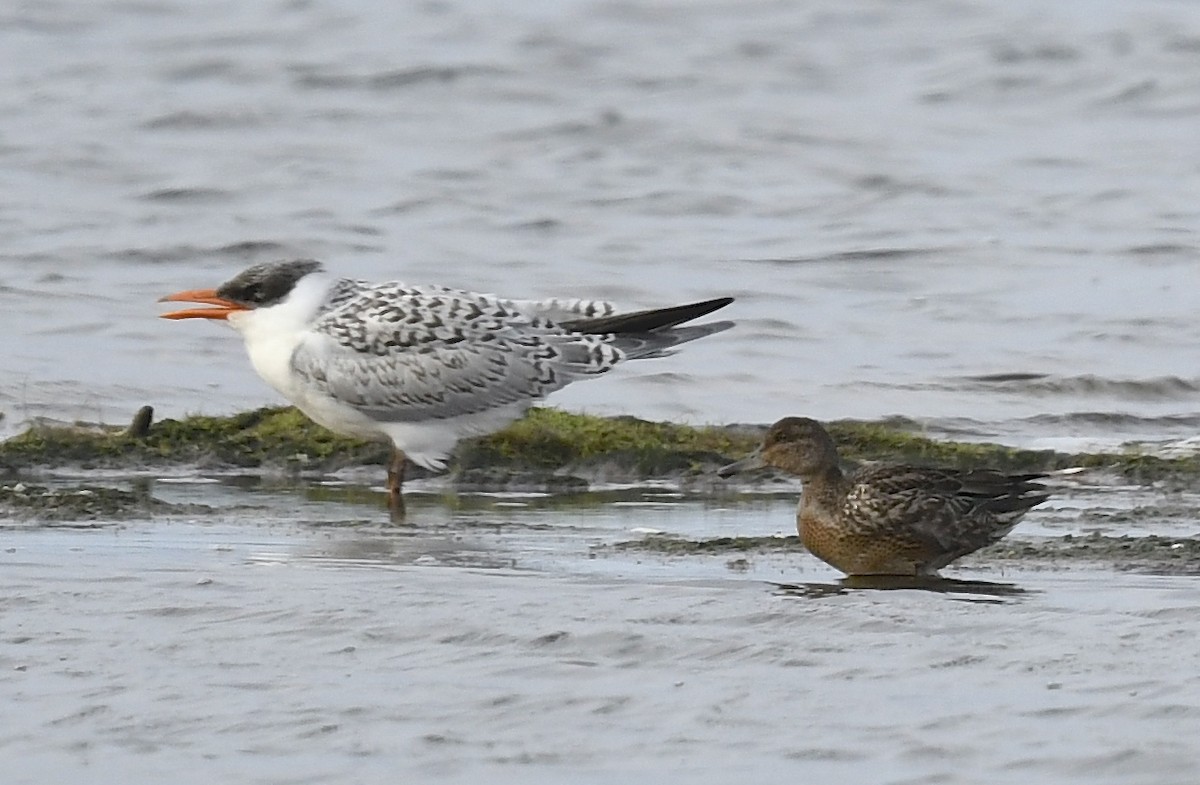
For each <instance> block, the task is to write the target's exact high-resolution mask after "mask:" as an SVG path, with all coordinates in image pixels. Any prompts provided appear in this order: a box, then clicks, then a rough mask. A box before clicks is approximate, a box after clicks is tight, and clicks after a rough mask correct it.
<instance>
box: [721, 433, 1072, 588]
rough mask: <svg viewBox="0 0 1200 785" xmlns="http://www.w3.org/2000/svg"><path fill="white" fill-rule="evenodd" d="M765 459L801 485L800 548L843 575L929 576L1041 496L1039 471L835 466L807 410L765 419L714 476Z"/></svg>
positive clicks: (825, 437) (825, 436) (1008, 527)
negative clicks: (750, 444)
mask: <svg viewBox="0 0 1200 785" xmlns="http://www.w3.org/2000/svg"><path fill="white" fill-rule="evenodd" d="M765 467H774V468H777V469H781V470H783V471H785V472H788V473H790V474H793V475H796V476H797V477H799V478H800V480H801V482H802V483H803V491H802V493H801V496H800V503H799V506H798V508H797V511H796V529H797V531H798V533H799V535H800V540H801V542H802V543H803V544H804V547H805V548H807V549H808V551H809V552H810V553H812V554H813V555H814V556H816V557H817V558H818V559H820V560H821V561H824V562H825V563H826V564H829V565H831V566H833V567H835V568H837V569H839V570H841V571H842V572H844V573H846V574H847V575H849V576H868V575H881V576H912V577H936V576H937V572H938V570H940V569H941V568H943V567H945V566H946V565H948V564H950V563H951V562H953V561H954V560H955V559H958V558H960V557H962V556H965V555H967V554H968V553H973V552H974V551H977V550H979V549H980V548H983V547H985V546H988V545H991V544H992V543H995V542H998V541H999V540H1001V539H1002V538H1003V537H1005V536H1006V535H1007V534H1008V533H1009V532H1010V531H1012V530H1013V528H1014V527H1015V526H1016V525H1017V524H1018V523H1019V522H1020V521H1021V519H1022V518H1024V517H1025V514H1026V513H1027V512H1029V511H1030V510H1031V509H1033V508H1034V507H1036V506H1038V505H1039V504H1041V503H1042V502H1044V501H1046V500H1047V499H1048V498H1050V493H1049V492H1048V491H1047V489H1046V486H1045V485H1044V484H1043V483H1041V482H1039V480H1041V479H1043V478H1044V477H1045V476H1046V475H1044V474H1037V473H1030V474H1008V473H1005V472H1001V471H996V470H993V469H954V468H930V467H923V466H908V465H897V464H877V465H872V466H866V467H863V468H860V469H858V470H856V471H853V472H849V473H847V472H844V471H843V470H842V468H841V461H840V458H839V455H838V450H837V445H836V444H835V443H834V441H833V438H832V437H831V436H830V435H829V432H828V431H827V430H825V428H824V427H823V426H822V425H821V424H820V423H819V422H817V421H816V420H813V419H811V418H808V417H785V418H784V419H782V420H779V421H778V422H776V423H775V424H774V425H772V426H771V427H770V428H769V429H768V430H767V433H766V435H765V437H764V438H763V441H762V444H761V445H760V446H759V448H758V449H757V450H755V451H754V452H753V453H751V454H750V456H748V457H747V458H745V459H743V460H741V461H737V462H736V463H732V464H729V465H728V466H725V467H722V468H721V469H719V470H718V472H717V473H718V475H719V476H721V477H730V476H733V475H734V474H737V473H739V472H747V471H753V470H756V469H761V468H765Z"/></svg>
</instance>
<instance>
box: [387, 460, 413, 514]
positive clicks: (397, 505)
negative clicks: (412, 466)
mask: <svg viewBox="0 0 1200 785" xmlns="http://www.w3.org/2000/svg"><path fill="white" fill-rule="evenodd" d="M407 466H408V456H407V455H405V454H404V452H403V451H401V450H397V449H395V448H393V449H392V460H391V462H390V463H389V464H388V472H387V493H388V509H389V510H391V512H392V520H403V519H404V491H403V488H404V470H405V469H406V468H407Z"/></svg>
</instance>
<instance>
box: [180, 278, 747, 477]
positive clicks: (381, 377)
mask: <svg viewBox="0 0 1200 785" xmlns="http://www.w3.org/2000/svg"><path fill="white" fill-rule="evenodd" d="M189 297H191V298H192V299H191V301H194V302H205V303H210V304H215V305H218V306H220V307H221V312H220V316H219V317H215V318H224V319H227V321H228V323H229V324H230V325H231V326H233V327H234V328H235V329H237V330H238V331H239V332H241V333H242V336H243V338H244V339H245V341H246V348H247V351H248V353H249V355H250V359H251V362H252V363H253V364H254V367H255V369H256V370H257V371H258V372H259V374H260V375H261V376H262V377H263V378H264V379H265V380H266V381H268V382H269V383H270V384H271V385H272V386H274V387H275V388H276V389H277V390H279V392H281V393H282V394H283V395H284V396H285V397H287V398H288V399H289V400H291V401H292V402H293V403H295V404H296V406H297V407H298V408H299V409H300V410H301V411H303V412H305V413H306V414H307V415H308V416H309V417H311V418H312V419H314V420H316V421H317V422H318V423H321V424H322V425H324V426H326V427H328V428H330V429H331V430H334V431H338V432H340V433H345V434H349V435H354V436H360V437H366V438H387V439H390V440H391V441H392V442H393V443H394V444H395V446H396V448H397V449H398V450H401V451H403V452H404V453H405V454H406V455H407V456H408V458H409V459H411V460H412V461H413V462H415V463H418V464H420V465H422V466H425V467H427V468H433V469H438V468H442V466H443V465H444V460H445V457H446V455H447V454H448V453H449V452H450V450H451V449H452V448H453V447H454V444H455V442H457V440H458V439H459V438H461V437H463V436H468V435H478V434H482V433H487V432H489V431H492V430H495V429H497V428H500V427H502V426H503V425H505V424H507V423H508V422H511V421H512V420H514V419H516V418H517V417H519V416H520V415H521V413H522V412H523V411H524V410H525V409H526V408H528V407H529V406H530V405H532V404H533V403H535V402H536V401H538V400H540V399H541V398H543V397H544V396H546V395H547V394H549V393H551V392H554V391H555V390H558V389H561V388H562V387H564V386H566V385H567V384H569V383H570V382H572V381H574V380H576V379H579V378H584V377H590V376H596V375H598V374H602V373H605V372H607V371H609V370H610V369H612V368H613V367H614V366H616V365H617V364H619V363H621V362H623V361H624V360H627V359H638V358H643V357H657V356H662V355H663V354H665V353H668V352H669V350H670V349H671V348H672V347H674V346H676V345H678V344H680V343H684V342H686V341H690V340H694V339H696V338H700V337H703V336H705V335H710V334H712V333H715V332H719V331H721V330H724V329H727V328H728V327H730V326H732V325H731V323H729V322H715V323H710V324H706V325H697V326H689V327H676V326H675V325H677V324H680V323H682V322H684V321H688V320H690V319H694V318H697V317H698V316H702V315H704V314H706V313H710V312H712V311H714V310H716V309H717V308H720V307H723V306H724V305H726V304H728V303H729V302H731V300H730V298H721V299H719V300H711V301H707V302H704V303H696V304H693V305H688V306H679V307H677V308H667V309H659V310H655V311H643V312H637V313H632V314H618V313H617V312H616V309H615V308H614V307H613V306H612V305H611V304H609V303H605V302H599V301H591V300H546V301H526V300H506V299H501V298H498V297H495V296H493V295H488V294H478V293H474V292H467V291H461V290H457V289H451V288H447V287H443V286H424V285H423V286H412V285H408V284H404V283H400V282H388V283H368V282H365V281H356V280H349V279H334V278H332V277H331V276H328V275H326V274H325V273H324V270H323V268H322V266H321V265H320V264H319V263H318V262H314V261H310V260H299V261H288V262H276V263H271V264H260V265H255V266H253V267H251V268H248V269H247V270H245V271H243V272H242V273H240V274H239V275H237V276H236V277H234V278H233V279H231V280H230V281H228V282H226V283H225V284H223V285H221V286H220V287H219V288H218V289H216V290H215V292H211V291H209V290H191V291H188V292H181V293H179V294H178V295H172V296H171V297H170V298H168V299H172V298H173V299H176V300H188V298H189ZM207 313H209V312H207V311H203V310H196V309H192V310H188V311H185V312H177V313H176V314H167V316H170V317H171V318H190V317H196V316H205V315H206V314H207Z"/></svg>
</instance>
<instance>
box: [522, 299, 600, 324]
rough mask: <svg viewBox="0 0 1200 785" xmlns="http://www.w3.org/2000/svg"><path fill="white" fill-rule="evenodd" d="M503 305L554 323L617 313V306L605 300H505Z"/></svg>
mask: <svg viewBox="0 0 1200 785" xmlns="http://www.w3.org/2000/svg"><path fill="white" fill-rule="evenodd" d="M501 304H502V305H504V306H506V307H508V308H512V309H513V310H516V311H521V312H522V313H527V314H534V315H537V316H542V317H545V318H547V319H550V320H551V321H554V322H569V321H574V320H577V319H594V318H598V317H602V316H612V315H613V314H615V313H616V312H617V308H616V306H615V305H613V304H612V303H609V302H604V301H603V300H559V299H557V298H555V299H551V300H503V301H501Z"/></svg>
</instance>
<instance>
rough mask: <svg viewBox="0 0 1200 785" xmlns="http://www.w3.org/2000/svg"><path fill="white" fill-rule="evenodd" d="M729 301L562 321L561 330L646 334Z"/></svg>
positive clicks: (682, 321) (689, 318)
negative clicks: (564, 328)
mask: <svg viewBox="0 0 1200 785" xmlns="http://www.w3.org/2000/svg"><path fill="white" fill-rule="evenodd" d="M731 302H733V298H732V297H717V298H715V299H713V300H704V301H702V302H698V303H688V304H687V305H676V306H674V307H672V308H653V309H650V310H647V311H635V312H633V313H621V314H615V315H613V316H602V317H600V318H598V319H577V320H574V321H571V322H563V327H566V328H567V329H569V330H574V331H576V332H581V333H588V334H591V335H606V334H619V333H648V332H653V331H655V330H663V329H667V328H669V327H676V326H678V325H681V324H683V323H685V322H690V321H692V320H693V319H699V318H700V317H701V316H705V315H707V314H710V313H712V312H713V311H716V310H719V309H721V308H724V307H725V306H727V305H729V304H730V303H731Z"/></svg>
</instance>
